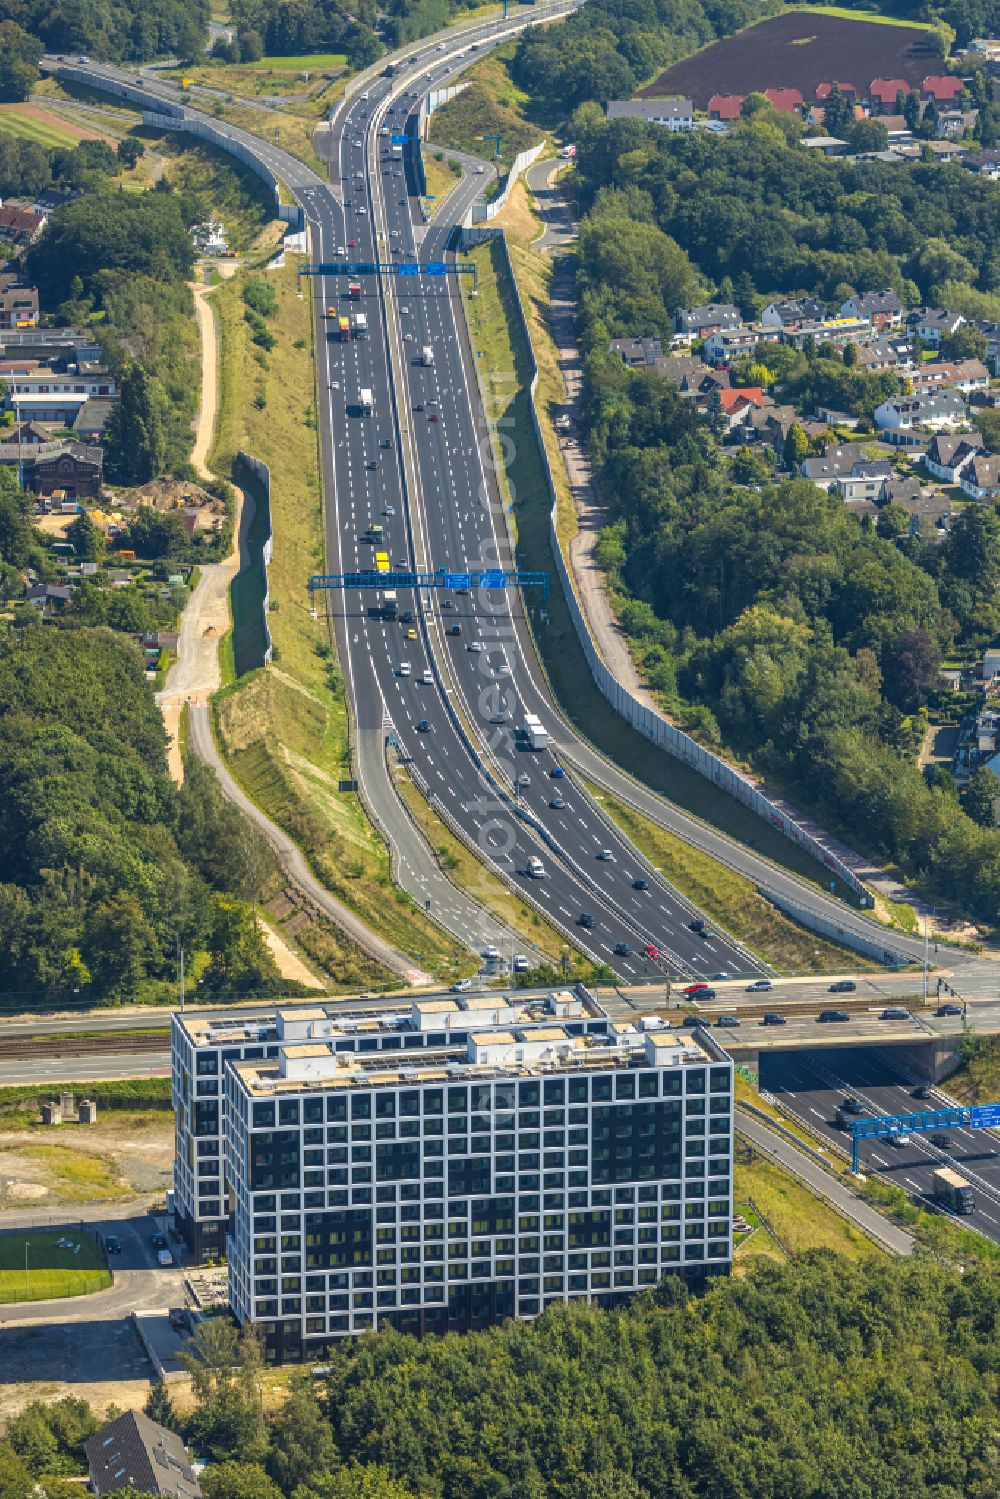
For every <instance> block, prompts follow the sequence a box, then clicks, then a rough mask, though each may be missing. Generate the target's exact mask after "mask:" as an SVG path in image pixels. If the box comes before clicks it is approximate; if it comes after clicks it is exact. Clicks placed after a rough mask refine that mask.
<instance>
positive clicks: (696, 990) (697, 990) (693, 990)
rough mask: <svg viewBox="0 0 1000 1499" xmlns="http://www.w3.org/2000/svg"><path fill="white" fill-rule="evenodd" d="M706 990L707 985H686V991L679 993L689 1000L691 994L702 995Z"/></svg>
mask: <svg viewBox="0 0 1000 1499" xmlns="http://www.w3.org/2000/svg"><path fill="white" fill-rule="evenodd" d="M707 988H708V985H707V984H688V986H687V988H686V989H682V990H681V993H682V994H686V995H687V996H688V997H689V998H690V997H691V995H693V994H704V992H705V990H706V989H707Z"/></svg>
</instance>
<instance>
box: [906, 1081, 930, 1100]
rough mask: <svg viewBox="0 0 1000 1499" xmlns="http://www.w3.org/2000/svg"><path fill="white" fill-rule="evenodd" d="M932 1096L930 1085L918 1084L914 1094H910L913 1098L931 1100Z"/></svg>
mask: <svg viewBox="0 0 1000 1499" xmlns="http://www.w3.org/2000/svg"><path fill="white" fill-rule="evenodd" d="M930 1096H931V1086H930V1083H918V1084H917V1086H916V1087H915V1088H914V1090H913V1092H912V1093H911V1094H910V1097H911V1098H930Z"/></svg>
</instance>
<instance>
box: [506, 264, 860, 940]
mask: <svg viewBox="0 0 1000 1499" xmlns="http://www.w3.org/2000/svg"><path fill="white" fill-rule="evenodd" d="M503 257H504V260H505V261H506V268H507V274H508V275H509V276H510V279H511V285H512V286H513V289H514V294H515V297H516V299H517V305H518V308H519V311H520V317H521V325H522V328H523V331H524V335H525V337H526V338H527V340H528V346H529V348H531V334H530V330H529V328H528V320H527V317H526V315H525V311H524V307H523V305H522V303H521V296H520V292H519V290H518V286H517V280H516V278H515V276H514V270H513V266H512V265H511V262H510V252H509V250H508V247H507V241H506V239H504V240H503ZM532 365H533V374H532V377H531V419H532V423H533V425H534V428H535V436H536V439H537V442H538V448H539V452H540V454H541V458H542V465H543V467H544V470H545V477H546V481H547V484H548V489H549V499H550V501H551V510H550V517H549V537H550V542H551V548H552V556H553V559H554V561H555V568H556V573H557V575H558V578H559V584H560V587H561V588H562V592H563V597H564V598H565V600H566V606H567V608H568V609H569V612H570V617H571V618H572V620H573V627H574V629H575V630H576V634H577V637H578V639H579V641H580V645H581V647H582V649H583V653H584V655H585V656H586V658H587V665H588V666H589V667H590V672H591V675H592V676H593V678H594V681H595V682H596V684H597V686H598V688H599V689H600V691H601V693H602V695H603V696H604V697H605V698H607V700H608V702H609V703H610V704H611V706H612V707H613V708H614V709H615V711H616V712H617V713H620V714H621V716H622V717H623V718H624V719H625V720H626V721H627V722H628V723H629V724H631V725H632V727H633V728H634V729H636V730H637V731H638V732H639V733H640V734H642V735H643V737H644V738H645V739H649V740H651V742H652V743H653V744H655V745H657V746H658V747H659V748H660V749H662V750H665V751H666V753H667V754H668V755H673V756H674V758H675V759H678V760H681V761H683V763H684V764H685V765H689V766H690V767H691V769H692V770H695V771H697V772H698V774H699V775H701V776H704V777H705V779H706V780H708V781H711V782H712V783H713V785H715V786H718V787H719V788H720V789H721V790H723V791H726V792H728V794H729V795H730V796H732V797H734V798H735V799H736V800H737V801H738V802H742V804H743V805H744V806H745V807H749V808H750V810H751V811H752V812H754V813H756V815H757V816H758V817H760V818H762V819H763V821H765V822H768V823H770V824H771V826H772V827H773V828H776V829H777V830H778V832H780V833H783V834H784V836H785V837H786V838H788V839H790V840H791V841H792V842H793V843H797V844H798V846H799V847H800V848H802V849H804V850H805V852H806V853H808V854H809V855H810V856H811V857H812V858H814V859H815V860H817V862H818V863H820V864H823V865H824V866H825V867H826V868H827V869H829V870H830V871H831V872H832V873H833V874H835V875H836V876H837V877H838V879H840V880H841V881H842V882H843V883H844V884H845V885H847V886H848V888H849V889H851V890H853V891H854V892H855V894H856V895H860V896H863V897H864V898H865V900H866V901H868V900H869V899H870V897H869V896H868V892H867V891H866V890H865V887H864V886H863V885H862V883H861V881H860V880H859V879H858V878H857V876H856V875H855V874H854V871H853V870H851V869H849V868H848V867H847V865H846V864H844V863H843V862H842V861H841V860H840V859H838V858H836V856H835V855H833V854H831V853H830V852H829V850H828V849H825V848H824V847H823V845H822V844H821V843H820V842H819V841H818V840H817V839H815V838H814V837H813V836H812V834H811V833H808V832H806V830H805V828H802V827H800V826H799V824H798V823H796V822H795V821H794V820H793V819H792V818H791V817H789V816H788V815H787V813H785V812H783V811H782V810H781V808H780V807H777V806H775V804H774V802H772V801H771V800H770V798H769V797H766V796H765V795H764V793H763V792H762V791H760V790H758V788H757V787H756V786H755V785H754V784H753V782H752V781H750V780H748V778H747V777H746V776H744V775H742V774H741V773H740V771H738V770H736V769H735V767H734V766H732V765H729V764H728V763H727V762H726V761H725V760H723V759H721V758H720V757H719V756H718V755H714V754H713V753H712V751H711V750H708V749H706V748H705V747H704V745H701V744H699V743H698V742H697V740H695V739H692V738H691V736H690V735H689V734H685V733H684V731H683V730H682V729H679V728H678V727H677V726H676V724H672V723H670V722H669V721H668V720H667V719H666V718H664V717H663V716H662V714H660V713H658V712H656V710H655V709H653V708H649V707H647V705H646V704H645V703H642V702H640V701H639V699H638V698H636V697H635V696H633V694H632V693H631V692H629V690H628V688H627V687H624V686H622V684H621V683H620V682H619V681H617V679H616V678H615V677H614V676H613V675H612V673H611V671H610V669H609V668H608V666H607V664H606V662H605V661H604V658H603V657H602V656H601V653H600V651H599V650H598V647H597V643H596V641H595V640H594V637H593V635H592V634H591V631H590V625H589V624H588V622H587V619H586V616H585V615H584V612H583V608H582V606H581V604H580V601H579V599H578V598H577V593H576V588H575V586H574V583H573V579H572V576H571V574H570V571H569V568H568V566H567V564H566V560H565V558H564V557H563V552H562V546H561V544H560V541H559V533H558V529H557V525H556V488H555V481H554V479H553V476H552V469H551V466H550V463H549V456H548V450H547V449H546V446H545V442H544V439H543V437H542V429H541V425H540V423H539V419H538V406H537V392H538V366H537V364H535V362H534V353H533V352H532ZM852 945H855V946H856V945H857V944H856V943H855V944H852Z"/></svg>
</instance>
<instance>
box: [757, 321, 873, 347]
mask: <svg viewBox="0 0 1000 1499" xmlns="http://www.w3.org/2000/svg"><path fill="white" fill-rule="evenodd" d="M871 332H872V329H871V324H870V323H867V322H864V321H863V320H862V319H861V318H853V317H838V318H826V319H824V320H823V321H822V322H815V323H800V324H799V326H798V327H797V328H782V329H781V332H780V334H779V337H780V339H781V342H782V343H783V344H791V345H792V346H793V347H794V348H796V349H801V348H803V347H804V346H805V344H806V343H807V342H808V340H809V339H812V341H813V343H814V344H853V343H860V342H861V340H862V339H865V338H870V337H871Z"/></svg>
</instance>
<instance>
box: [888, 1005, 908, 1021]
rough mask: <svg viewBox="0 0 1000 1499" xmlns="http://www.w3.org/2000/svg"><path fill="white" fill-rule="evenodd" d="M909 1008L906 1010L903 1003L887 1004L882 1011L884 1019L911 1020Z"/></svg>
mask: <svg viewBox="0 0 1000 1499" xmlns="http://www.w3.org/2000/svg"><path fill="white" fill-rule="evenodd" d="M909 1018H910V1012H909V1010H904V1008H903V1006H902V1005H886V1007H885V1009H884V1010H883V1011H882V1019H883V1020H909Z"/></svg>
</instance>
